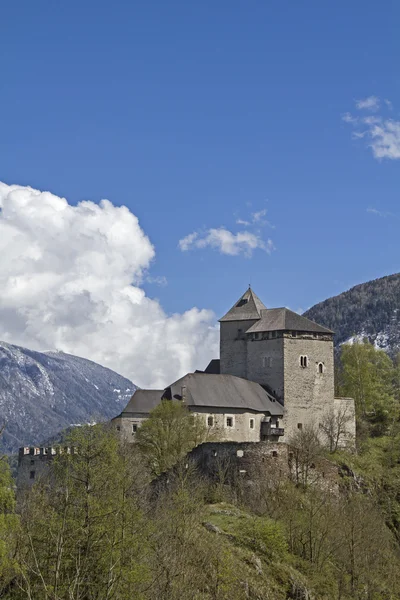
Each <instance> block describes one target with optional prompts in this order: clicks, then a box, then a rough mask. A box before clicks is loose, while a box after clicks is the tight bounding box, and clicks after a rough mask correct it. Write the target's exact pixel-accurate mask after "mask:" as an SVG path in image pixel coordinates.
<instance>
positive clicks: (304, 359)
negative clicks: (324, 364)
mask: <svg viewBox="0 0 400 600" xmlns="http://www.w3.org/2000/svg"><path fill="white" fill-rule="evenodd" d="M300 366H301V367H302V368H303V369H305V368H306V367H308V356H300Z"/></svg>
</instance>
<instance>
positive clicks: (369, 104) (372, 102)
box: [356, 96, 381, 111]
mask: <svg viewBox="0 0 400 600" xmlns="http://www.w3.org/2000/svg"><path fill="white" fill-rule="evenodd" d="M380 104H381V102H380V100H379V98H378V97H377V96H368V98H364V99H362V100H357V101H356V108H357V109H358V110H372V111H374V110H378V109H379V107H380Z"/></svg>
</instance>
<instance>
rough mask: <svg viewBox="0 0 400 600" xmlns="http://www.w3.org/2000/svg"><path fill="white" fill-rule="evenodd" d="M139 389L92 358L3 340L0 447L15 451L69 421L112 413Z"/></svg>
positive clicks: (72, 422) (0, 370)
mask: <svg viewBox="0 0 400 600" xmlns="http://www.w3.org/2000/svg"><path fill="white" fill-rule="evenodd" d="M135 389H136V386H135V385H134V384H133V383H132V382H131V381H129V380H128V379H125V377H121V375H117V373H114V372H113V371H111V370H110V369H106V368H105V367H101V366H100V365H98V364H96V363H94V362H91V361H90V360H86V359H84V358H78V357H77V356H71V355H70V354H64V353H62V352H45V353H42V352H34V351H31V350H27V349H26V348H20V347H18V346H13V345H11V344H6V343H4V342H0V424H4V425H5V430H4V432H3V435H2V436H1V438H0V450H2V451H6V452H14V451H15V450H16V449H17V448H18V447H19V446H21V445H29V444H40V443H41V442H43V440H46V439H49V438H51V437H52V436H54V435H56V434H57V433H58V432H59V431H60V430H62V429H64V428H66V427H69V426H70V425H73V424H78V423H87V422H92V421H98V420H103V419H105V418H106V419H108V418H111V417H114V416H115V415H116V414H118V413H119V412H120V411H121V409H122V408H123V407H125V405H126V404H127V402H128V399H129V398H130V397H131V395H132V394H133V392H134V391H135Z"/></svg>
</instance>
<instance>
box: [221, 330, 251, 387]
mask: <svg viewBox="0 0 400 600" xmlns="http://www.w3.org/2000/svg"><path fill="white" fill-rule="evenodd" d="M254 323H255V320H254V319H253V320H251V321H226V322H223V323H221V325H220V370H221V371H220V372H221V374H223V375H236V377H243V378H245V379H246V378H248V377H247V364H248V360H247V340H246V339H245V336H244V332H245V331H246V330H247V329H249V327H251V326H252V325H253V324H254ZM239 329H240V330H241V332H239Z"/></svg>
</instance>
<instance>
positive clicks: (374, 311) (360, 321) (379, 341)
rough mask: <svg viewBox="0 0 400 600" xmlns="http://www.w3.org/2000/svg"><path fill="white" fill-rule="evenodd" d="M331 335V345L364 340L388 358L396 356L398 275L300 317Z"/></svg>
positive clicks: (366, 285) (365, 285) (399, 328)
mask: <svg viewBox="0 0 400 600" xmlns="http://www.w3.org/2000/svg"><path fill="white" fill-rule="evenodd" d="M304 316H305V317H308V318H309V319H312V320H313V321H316V322H317V323H320V324H321V325H325V326H326V327H329V328H330V329H333V331H335V333H336V335H335V343H336V345H340V344H342V343H343V342H346V341H348V340H352V339H355V340H361V339H362V338H364V337H367V338H368V339H369V341H370V342H371V343H373V344H374V345H375V346H376V347H377V348H381V349H383V350H386V351H387V352H388V353H389V354H390V355H391V356H394V355H396V354H397V353H398V352H400V273H397V274H395V275H390V276H388V277H382V278H381V279H375V280H374V281H368V282H367V283H362V284H361V285H357V286H355V287H353V288H352V289H350V290H349V291H347V292H344V293H342V294H339V295H338V296H334V297H333V298H328V300H324V301H323V302H320V303H319V304H316V305H315V306H313V307H312V308H310V309H309V310H308V311H307V312H305V313H304Z"/></svg>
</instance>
